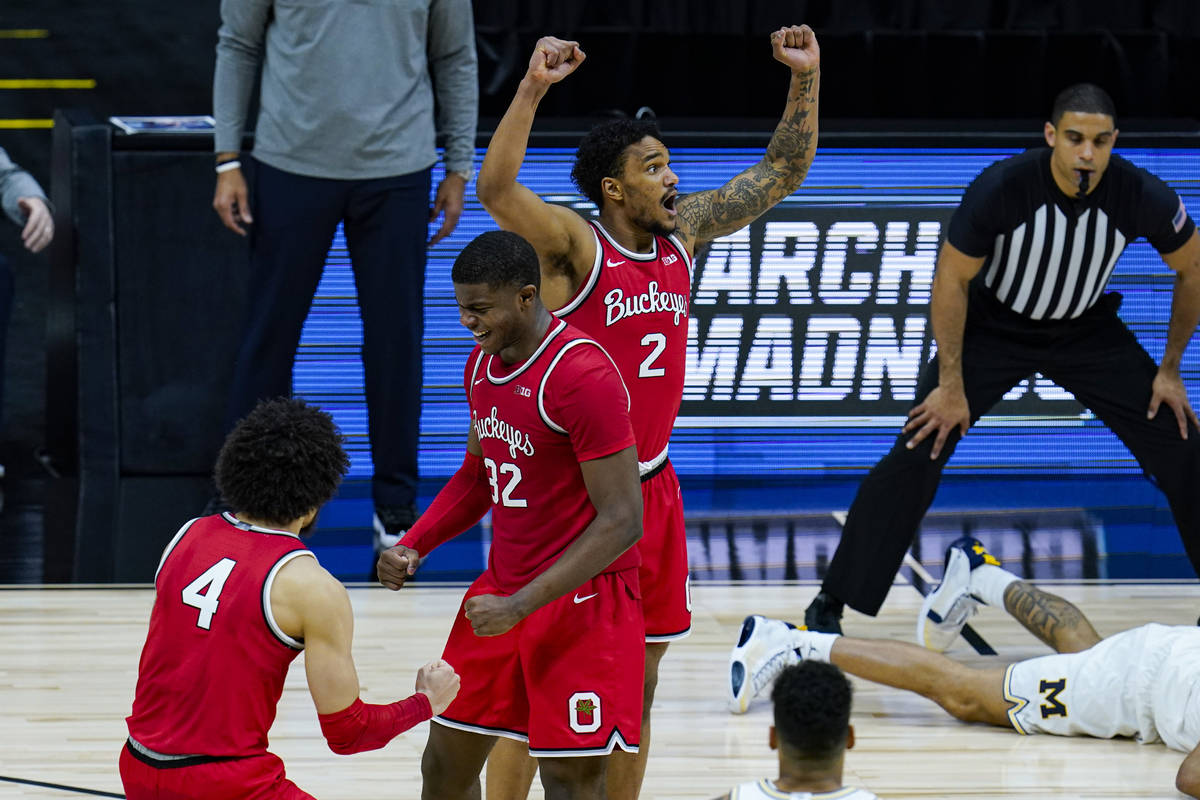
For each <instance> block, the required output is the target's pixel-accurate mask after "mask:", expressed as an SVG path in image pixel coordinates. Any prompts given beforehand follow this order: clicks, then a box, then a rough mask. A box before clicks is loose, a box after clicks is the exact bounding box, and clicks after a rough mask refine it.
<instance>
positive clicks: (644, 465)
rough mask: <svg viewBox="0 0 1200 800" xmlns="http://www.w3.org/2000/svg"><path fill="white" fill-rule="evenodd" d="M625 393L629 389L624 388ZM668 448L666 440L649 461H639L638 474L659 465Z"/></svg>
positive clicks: (647, 471)
mask: <svg viewBox="0 0 1200 800" xmlns="http://www.w3.org/2000/svg"><path fill="white" fill-rule="evenodd" d="M625 393H626V394H628V393H629V390H628V389H626V390H625ZM670 449H671V444H670V442H668V443H667V444H665V445H663V449H662V452H660V453H659V454H658V455H656V456H655V457H654V458H652V459H650V460H649V461H639V462H638V475H646V474H648V473H650V472H653V471H654V470H656V469H658V468H659V467H661V466H662V463H663V462H664V461H666V460H667V451H668V450H670Z"/></svg>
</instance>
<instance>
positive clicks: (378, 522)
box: [373, 504, 417, 553]
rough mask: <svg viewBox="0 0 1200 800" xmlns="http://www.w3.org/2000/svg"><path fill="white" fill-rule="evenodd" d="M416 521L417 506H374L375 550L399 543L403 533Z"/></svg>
mask: <svg viewBox="0 0 1200 800" xmlns="http://www.w3.org/2000/svg"><path fill="white" fill-rule="evenodd" d="M416 521H417V507H416V506H415V505H412V504H409V505H407V506H375V519H374V521H373V526H374V528H375V552H376V553H382V552H383V551H384V550H388V549H390V548H393V547H395V546H396V545H397V544H399V543H400V540H401V539H402V538H403V537H404V534H406V533H408V529H409V528H411V527H412V526H413V523H415V522H416Z"/></svg>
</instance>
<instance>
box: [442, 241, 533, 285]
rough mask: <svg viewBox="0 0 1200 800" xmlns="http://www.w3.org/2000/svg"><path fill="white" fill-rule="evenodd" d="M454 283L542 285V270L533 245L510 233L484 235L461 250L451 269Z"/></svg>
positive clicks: (451, 278)
mask: <svg viewBox="0 0 1200 800" xmlns="http://www.w3.org/2000/svg"><path fill="white" fill-rule="evenodd" d="M450 280H452V281H453V282H454V283H486V284H487V285H488V286H489V287H490V288H492V289H496V288H499V287H501V286H516V287H518V288H520V287H521V286H529V285H531V284H532V285H533V286H535V287H540V286H541V285H542V270H541V267H540V266H539V265H538V256H537V251H535V250H534V249H533V245H531V244H530V243H529V242H527V241H525V240H524V239H523V238H521V237H520V236H518V235H517V234H515V233H512V232H511V231H488V232H487V233H481V234H479V235H478V236H476V237H475V238H474V239H472V240H471V243H470V244H468V245H467V246H466V247H464V248H463V249H462V252H461V253H459V254H458V258H456V259H454V266H453V267H452V268H451V269H450Z"/></svg>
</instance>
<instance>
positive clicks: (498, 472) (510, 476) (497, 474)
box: [483, 458, 529, 508]
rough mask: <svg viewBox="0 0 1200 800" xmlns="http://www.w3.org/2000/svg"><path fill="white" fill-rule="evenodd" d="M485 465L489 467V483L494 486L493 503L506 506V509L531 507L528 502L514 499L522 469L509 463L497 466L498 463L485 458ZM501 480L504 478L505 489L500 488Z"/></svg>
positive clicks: (518, 498)
mask: <svg viewBox="0 0 1200 800" xmlns="http://www.w3.org/2000/svg"><path fill="white" fill-rule="evenodd" d="M483 465H484V466H485V467H487V474H488V483H489V484H491V486H492V502H493V503H497V504H499V505H502V506H505V507H506V508H527V507H528V506H529V503H528V502H527V501H526V500H524V499H522V498H520V497H513V492H514V491H515V490H516V488H517V486H518V485H520V483H521V468H520V467H518V466H517V465H516V464H510V463H508V462H505V463H503V464H500V465H499V466H497V465H496V462H495V461H493V460H492V459H490V458H484V459H483ZM506 476H507V477H506ZM501 478H504V488H503V489H501V488H500V479H501Z"/></svg>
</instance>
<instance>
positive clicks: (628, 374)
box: [477, 25, 820, 800]
mask: <svg viewBox="0 0 1200 800" xmlns="http://www.w3.org/2000/svg"><path fill="white" fill-rule="evenodd" d="M771 48H772V52H773V54H774V56H775V58H776V59H777V60H779V61H781V62H782V63H784V64H785V65H787V67H788V68H789V69H790V70H791V76H792V77H791V85H790V87H789V90H788V99H787V105H786V107H785V109H784V112H783V118H782V119H781V120H780V122H779V125H778V126H777V127H776V129H775V134H774V136H772V137H771V141H770V143H769V144H768V145H767V151H766V154H765V155H764V156H763V158H762V160H761V161H759V162H758V163H757V164H755V165H754V166H752V167H750V168H749V169H747V170H746V171H744V172H742V173H741V174H739V175H737V176H735V177H734V178H733V179H732V180H730V181H729V182H728V183H726V184H725V185H724V186H722V187H721V188H719V189H715V190H712V191H705V192H698V193H695V194H690V195H683V196H681V195H678V193H677V190H676V183H677V178H676V176H675V173H674V172H672V171H671V167H670V156H669V153H668V150H667V148H666V146H665V145H664V144H663V143H662V137H661V135H660V134H659V132H658V130H657V128H656V127H655V126H654V125H653V124H652V123H649V122H643V121H637V120H614V121H612V122H607V123H604V124H601V125H599V126H597V127H596V128H594V129H592V131H591V132H590V133H589V134H588V135H587V136H586V137H584V139H583V141H582V142H581V143H580V146H579V149H578V151H577V153H576V160H575V167H574V169H573V170H572V173H571V177H572V179H573V180H574V181H575V183H576V185H577V186H578V187H579V189H580V191H582V192H583V193H584V194H585V195H587V196H588V198H589V199H591V200H592V202H594V203H595V204H596V207H597V208H598V209H599V210H600V216H599V219H598V220H596V221H592V222H587V221H585V220H584V219H583V218H581V217H580V216H579V215H578V214H576V213H575V212H574V211H572V210H571V209H568V208H565V207H562V206H556V205H550V204H547V203H545V202H543V201H542V200H541V199H540V198H539V197H538V196H537V195H535V194H534V193H533V192H531V191H530V190H529V189H527V188H525V187H524V186H522V185H520V184H519V183H518V182H517V174H518V171H519V169H520V167H521V162H522V160H523V159H524V157H525V147H526V143H527V142H528V139H529V131H530V128H531V126H532V124H533V117H534V113H535V111H536V110H537V105H538V103H539V101H540V100H541V98H542V97H543V96H544V95H545V93H546V91H547V90H548V89H549V88H550V85H551V84H553V83H557V82H558V81H561V80H562V79H563V78H565V77H567V76H568V75H570V74H571V73H572V72H574V71H575V69H576V68H577V67H578V66H579V65H580V64H581V63H582V62H583V59H584V53H583V51H582V50H580V48H579V44H578V43H577V42H570V41H563V40H561V39H555V38H553V37H546V38H543V39H541V40H540V41H539V42H538V44H537V47H536V49H535V50H534V53H533V56H532V58H531V59H530V61H529V68H528V70H527V72H526V73H525V78H524V79H523V80H522V81H521V85H520V88H519V89H518V90H517V95H516V97H515V98H514V99H513V101H512V104H511V105H510V106H509V108H508V111H507V113H506V114H505V115H504V118H503V120H501V122H500V125H499V127H498V128H497V129H496V133H495V135H494V136H493V137H492V141H491V144H490V145H489V147H488V152H487V157H486V158H485V159H484V162H483V167H482V169H481V170H480V172H479V182H478V186H477V192H478V195H479V199H480V201H481V202H482V203H483V205H484V207H485V208H487V210H488V212H489V213H491V215H492V217H493V218H495V220H496V222H497V223H499V225H500V227H502V228H504V229H506V230H511V231H515V232H516V233H519V234H521V235H522V236H523V237H525V238H526V239H527V240H529V242H530V243H532V244H533V246H534V248H535V249H536V250H537V253H538V257H539V259H540V262H541V268H542V282H543V285H544V287H545V288H544V291H543V298H544V300H545V303H546V306H547V307H548V308H551V309H557V310H556V312H555V313H556V314H558V315H559V316H561V317H562V318H563V319H565V320H566V321H567V322H569V323H570V324H572V325H574V326H576V327H578V328H579V329H580V330H581V331H583V332H584V333H585V334H587V335H588V336H591V337H592V338H594V339H595V340H596V341H597V342H599V343H600V344H601V345H602V346H603V347H604V348H605V350H607V351H608V352H609V353H610V354H612V356H613V359H614V360H615V361H616V363H617V366H618V368H619V369H620V371H621V375H622V377H623V378H624V379H625V384H626V385H627V386H628V387H629V392H630V396H631V398H632V403H633V406H632V411H631V416H632V418H633V428H634V431H635V433H636V435H637V448H638V458H639V460H640V465H639V466H640V468H641V474H642V480H643V483H642V491H643V501H644V508H645V512H644V518H643V529H644V532H645V535H644V538H643V539H642V541H641V542H640V543H639V545H638V547H639V549H640V550H641V552H642V572H641V585H642V592H643V603H642V605H643V610H644V612H645V617H646V643H647V644H646V674H645V687H644V692H645V700H644V705H643V708H644V714H645V715H646V716H645V719H644V722H643V728H642V746H641V749H640V750H639V753H638V755H637V756H636V757H631V758H621V759H619V760H617V761H615V762H614V764H613V765H612V766H611V768H610V770H609V797H611V798H614V799H616V798H622V799H624V798H630V799H631V798H635V797H636V796H637V795H638V792H639V790H640V787H641V782H642V776H643V774H644V773H645V768H646V753H647V750H648V747H647V745H648V742H649V736H650V727H649V714H650V706H651V704H652V702H653V700H654V689H655V686H656V684H657V681H658V664H659V661H660V660H661V659H662V656H663V654H664V653H665V652H666V648H667V643H668V642H669V641H671V640H672V639H676V638H680V637H682V636H686V635H687V633H688V631H689V629H690V627H691V609H690V602H689V593H688V585H687V578H688V560H687V547H686V544H685V539H684V527H683V508H682V501H681V496H680V489H679V481H678V479H677V478H676V476H675V472H674V470H673V469H672V468H671V464H670V462H669V461H668V460H667V443H668V440H669V439H670V435H671V428H672V426H673V425H674V423H675V417H676V415H677V414H678V413H679V404H680V401H681V399H682V396H683V383H684V373H685V356H686V353H687V336H688V323H687V311H688V300H689V298H690V296H691V264H692V254H693V253H695V251H696V247H697V246H699V245H700V244H702V243H704V242H708V241H711V240H713V239H716V238H718V237H720V236H724V235H726V234H729V233H732V232H733V231H736V230H738V229H739V228H742V227H744V226H745V225H747V224H749V223H750V222H751V221H752V220H754V219H755V218H757V217H758V216H759V215H761V214H762V213H763V212H765V211H766V210H767V209H768V208H770V207H771V206H773V205H775V204H776V203H778V202H779V201H780V200H782V199H783V198H784V197H787V196H788V195H789V194H791V193H792V192H794V191H795V190H796V188H797V187H799V186H800V184H801V183H802V182H803V181H804V176H805V175H806V174H807V173H808V168H809V166H810V165H811V164H812V159H813V153H814V151H815V149H816V143H817V93H818V86H819V80H820V50H819V48H818V46H817V40H816V37H815V36H814V34H813V32H812V30H811V29H810V28H809V27H808V26H807V25H801V26H798V27H788V28H782V29H780V30H778V31H776V32H774V33H772V34H771ZM532 776H533V765H532V764H530V763H528V762H527V761H526V759H525V757H524V756H523V755H522V754H521V753H520V752H519V748H517V747H514V746H512V745H508V746H502V747H498V748H497V749H496V754H495V756H494V757H493V758H492V759H491V761H490V762H489V764H488V796H489V798H490V800H518V799H519V798H524V797H525V796H526V794H527V791H528V786H529V782H530V780H531V779H532Z"/></svg>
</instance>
